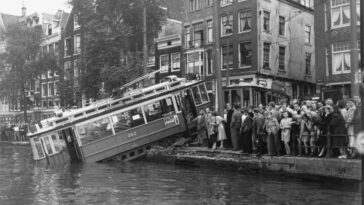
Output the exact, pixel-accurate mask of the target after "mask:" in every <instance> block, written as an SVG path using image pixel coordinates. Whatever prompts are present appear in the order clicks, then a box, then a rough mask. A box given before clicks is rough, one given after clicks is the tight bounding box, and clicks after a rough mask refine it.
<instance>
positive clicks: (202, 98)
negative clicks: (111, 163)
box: [28, 78, 211, 163]
mask: <svg viewBox="0 0 364 205" xmlns="http://www.w3.org/2000/svg"><path fill="white" fill-rule="evenodd" d="M210 105H211V103H210V99H209V96H208V93H207V90H206V85H205V83H204V82H203V81H200V80H193V81H187V80H186V79H184V78H171V79H170V80H168V81H165V82H162V83H159V84H156V85H153V86H149V87H147V88H141V89H138V90H133V91H131V92H128V93H124V94H123V96H121V97H118V98H110V99H106V100H102V101H98V102H95V103H93V104H91V105H90V106H88V107H85V108H80V109H77V110H72V111H66V112H62V113H58V114H57V116H55V117H53V118H49V119H47V120H44V121H42V122H41V125H39V126H36V127H37V128H36V129H35V130H34V132H32V133H29V134H28V136H29V141H30V145H31V148H32V153H33V159H34V160H36V161H46V162H47V163H53V161H58V160H60V159H64V158H65V157H64V155H68V156H67V159H70V160H71V161H81V162H99V161H106V160H110V159H117V160H122V161H128V160H132V159H134V158H137V157H139V156H141V155H144V154H145V153H146V151H147V150H148V149H150V145H151V144H152V143H153V142H156V141H158V140H161V139H163V138H166V137H169V136H173V135H175V134H178V133H183V132H184V131H186V129H188V128H190V126H192V124H189V122H191V121H192V119H193V118H195V117H196V116H197V113H199V111H200V109H205V108H206V107H210ZM40 126H41V128H40Z"/></svg>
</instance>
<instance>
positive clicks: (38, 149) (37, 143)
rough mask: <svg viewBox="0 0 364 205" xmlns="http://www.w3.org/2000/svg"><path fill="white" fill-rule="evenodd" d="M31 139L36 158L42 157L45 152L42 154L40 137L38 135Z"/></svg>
mask: <svg viewBox="0 0 364 205" xmlns="http://www.w3.org/2000/svg"><path fill="white" fill-rule="evenodd" d="M33 141H34V147H35V149H36V153H37V155H38V158H37V159H43V158H44V157H45V154H44V150H43V146H42V142H41V141H40V139H39V138H38V137H36V138H33Z"/></svg>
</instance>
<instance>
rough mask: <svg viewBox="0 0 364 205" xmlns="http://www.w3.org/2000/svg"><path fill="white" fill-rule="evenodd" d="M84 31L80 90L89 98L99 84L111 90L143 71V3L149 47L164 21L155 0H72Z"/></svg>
mask: <svg viewBox="0 0 364 205" xmlns="http://www.w3.org/2000/svg"><path fill="white" fill-rule="evenodd" d="M71 4H72V5H73V12H74V13H75V14H77V16H78V22H79V24H80V25H81V29H82V32H83V48H82V52H83V55H82V65H81V66H82V67H84V68H86V69H85V73H84V74H83V75H81V90H82V91H84V92H85V93H88V95H89V96H90V97H92V98H98V97H99V96H100V87H101V85H104V86H103V87H104V89H105V90H106V92H108V93H111V91H112V90H113V89H114V88H117V87H119V86H121V85H123V84H125V83H126V82H128V81H129V80H130V79H132V78H135V77H136V76H138V75H140V74H141V73H142V70H143V67H142V63H141V62H142V60H141V58H142V48H143V43H142V42H143V19H142V17H143V15H142V12H143V6H144V5H145V6H146V8H147V25H148V29H147V42H148V47H151V46H152V45H153V43H154V38H155V37H156V36H157V35H158V32H159V31H160V30H161V26H162V25H163V23H164V22H165V18H166V13H165V11H164V10H163V9H160V8H159V6H160V3H159V1H156V0H72V1H71Z"/></svg>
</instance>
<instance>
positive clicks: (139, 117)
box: [111, 108, 145, 134]
mask: <svg viewBox="0 0 364 205" xmlns="http://www.w3.org/2000/svg"><path fill="white" fill-rule="evenodd" d="M111 122H112V124H113V127H114V130H115V134H117V133H121V132H123V131H126V130H128V129H130V128H133V127H137V126H139V125H143V124H145V122H144V118H143V113H142V110H141V108H135V109H132V110H128V111H125V112H122V113H119V114H117V115H114V116H112V117H111Z"/></svg>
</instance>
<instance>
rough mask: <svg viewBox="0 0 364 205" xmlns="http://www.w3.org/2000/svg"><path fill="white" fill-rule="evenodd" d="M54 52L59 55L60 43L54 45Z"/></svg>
mask: <svg viewBox="0 0 364 205" xmlns="http://www.w3.org/2000/svg"><path fill="white" fill-rule="evenodd" d="M54 52H55V54H58V52H59V43H58V42H55V43H54Z"/></svg>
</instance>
